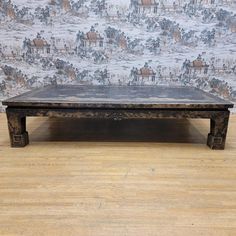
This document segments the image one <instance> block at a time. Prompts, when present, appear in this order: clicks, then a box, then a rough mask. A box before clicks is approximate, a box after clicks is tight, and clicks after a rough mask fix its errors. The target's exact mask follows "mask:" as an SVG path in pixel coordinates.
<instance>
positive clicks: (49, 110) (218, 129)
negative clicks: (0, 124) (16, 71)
mask: <svg viewBox="0 0 236 236" xmlns="http://www.w3.org/2000/svg"><path fill="white" fill-rule="evenodd" d="M2 104H3V105H6V106H7V108H6V114H7V119H8V127H9V134H10V141H11V146H12V147H24V146H26V145H27V144H28V143H29V138H28V132H27V131H26V117H27V116H49V117H71V118H74V117H76V118H97V119H113V120H122V119H158V118H177V119H179V118H205V119H210V133H209V134H208V139H207V145H208V146H209V147H210V148H212V149H224V147H225V141H226V134H227V128H228V121H229V115H230V111H229V108H232V107H233V104H232V103H230V102H228V101H225V100H223V99H221V98H218V97H216V96H213V95H211V94H209V93H206V92H204V91H202V90H200V89H197V88H194V87H167V86H102V85H98V86H92V85H54V86H46V87H43V88H41V89H36V90H33V91H30V92H27V93H24V94H22V95H19V96H16V97H13V98H10V99H7V100H5V101H3V102H2Z"/></svg>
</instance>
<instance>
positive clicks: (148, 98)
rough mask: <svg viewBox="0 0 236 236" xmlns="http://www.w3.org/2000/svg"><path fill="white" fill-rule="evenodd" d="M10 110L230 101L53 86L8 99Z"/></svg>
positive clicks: (158, 90) (193, 92) (194, 93)
mask: <svg viewBox="0 0 236 236" xmlns="http://www.w3.org/2000/svg"><path fill="white" fill-rule="evenodd" d="M2 103H3V105H7V106H11V107H44V108H50V107H55V108H130V109H136V108H143V109H155V108H163V109H165V108H167V109H168V108H172V109H175V108H185V109H225V108H230V107H233V104H232V103H230V102H229V101H225V100H223V99H221V98H218V97H216V96H213V95H211V94H209V93H206V92H204V91H202V90H200V89H197V88H194V87H177V86H171V87H170V86H168V87H167V86H103V85H55V86H46V87H43V88H40V89H35V90H33V91H30V92H27V93H24V94H22V95H19V96H16V97H13V98H10V99H7V100H5V101H3V102H2Z"/></svg>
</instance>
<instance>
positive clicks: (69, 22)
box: [0, 0, 236, 109]
mask: <svg viewBox="0 0 236 236" xmlns="http://www.w3.org/2000/svg"><path fill="white" fill-rule="evenodd" d="M52 83H58V84H61V83H63V84H67V83H68V84H122V85H127V86H132V85H144V84H149V85H153V86H155V85H159V84H165V85H188V86H189V85H190V86H196V87H199V88H201V89H203V90H205V91H209V92H211V93H213V94H217V95H219V96H221V97H224V98H227V99H229V100H231V101H234V102H236V0H191V1H185V0H174V1H171V0H166V1H162V0H32V1H31V0H0V100H3V99H5V98H7V97H10V96H14V95H17V94H19V93H22V92H24V91H27V90H30V89H32V88H35V87H41V86H44V85H46V84H52ZM0 109H2V108H0Z"/></svg>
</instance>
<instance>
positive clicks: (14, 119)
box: [7, 111, 29, 147]
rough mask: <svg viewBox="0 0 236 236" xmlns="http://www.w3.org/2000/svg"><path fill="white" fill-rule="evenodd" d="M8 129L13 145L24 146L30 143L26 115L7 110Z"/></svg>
mask: <svg viewBox="0 0 236 236" xmlns="http://www.w3.org/2000/svg"><path fill="white" fill-rule="evenodd" d="M7 120H8V129H9V135H10V141H11V146H12V147H24V146H26V145H27V144H28V143H29V137H28V132H26V117H25V116H23V117H22V116H21V115H20V114H18V113H14V112H9V111H7Z"/></svg>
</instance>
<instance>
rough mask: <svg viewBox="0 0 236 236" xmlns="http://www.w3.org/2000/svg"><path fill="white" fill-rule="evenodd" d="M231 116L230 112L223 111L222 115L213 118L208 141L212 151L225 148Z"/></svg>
mask: <svg viewBox="0 0 236 236" xmlns="http://www.w3.org/2000/svg"><path fill="white" fill-rule="evenodd" d="M229 114H230V112H229V111H223V112H222V113H221V114H220V115H218V116H216V117H212V118H211V130H210V133H209V134H208V139H207V145H208V146H209V147H210V148H211V149H218V150H220V149H221V150H223V149H224V148H225V141H226V134H227V129H228V121H229Z"/></svg>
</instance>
